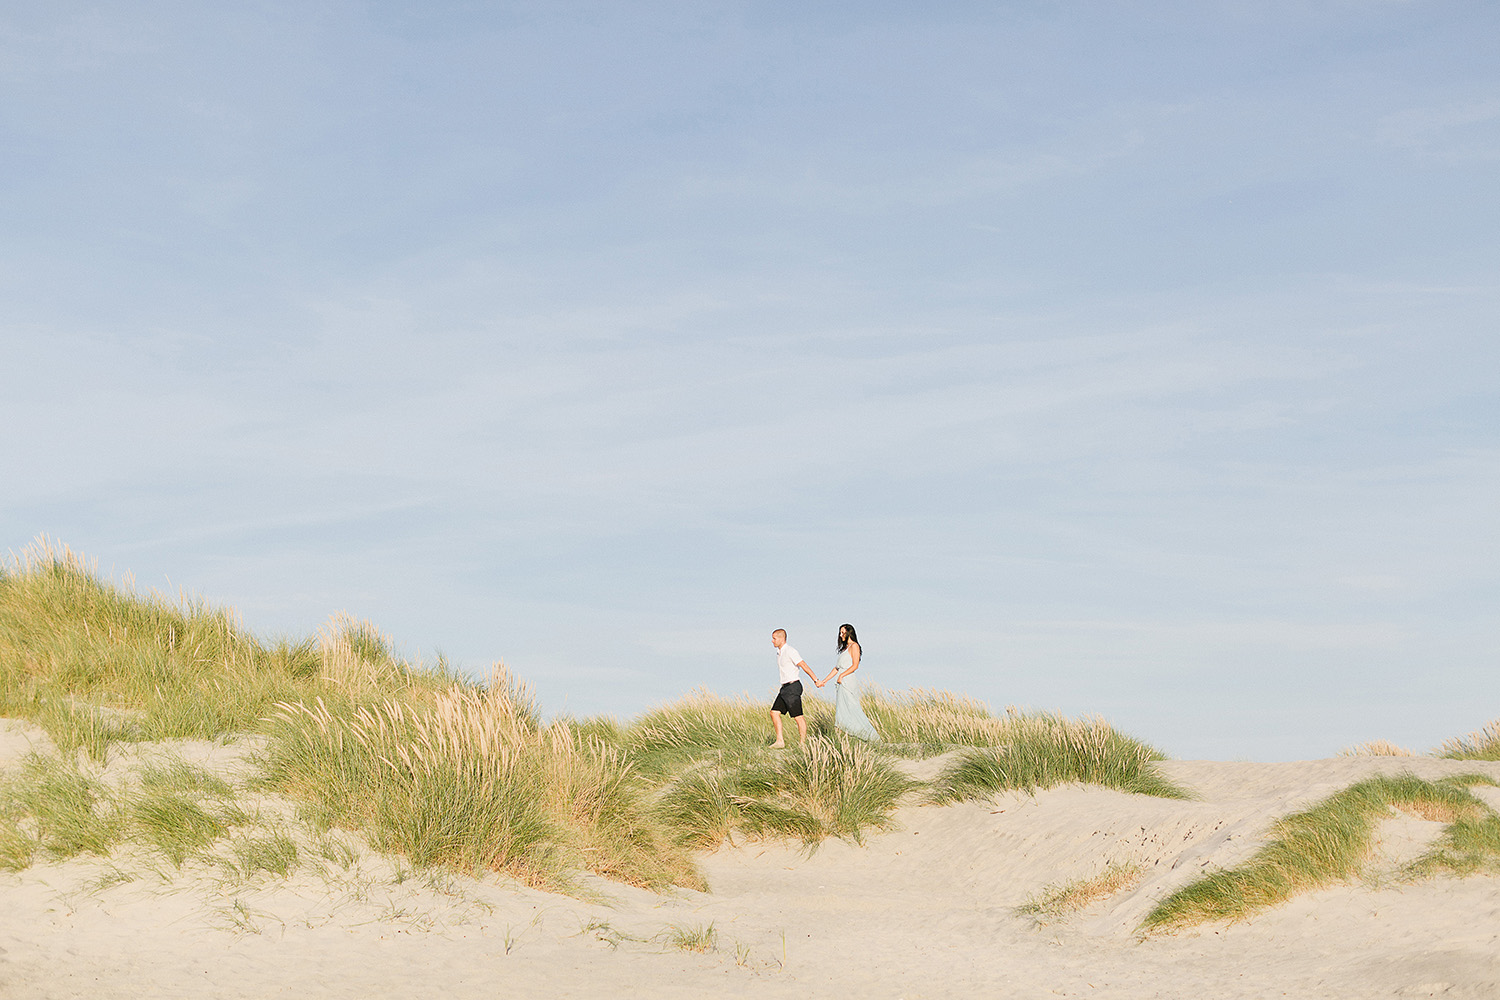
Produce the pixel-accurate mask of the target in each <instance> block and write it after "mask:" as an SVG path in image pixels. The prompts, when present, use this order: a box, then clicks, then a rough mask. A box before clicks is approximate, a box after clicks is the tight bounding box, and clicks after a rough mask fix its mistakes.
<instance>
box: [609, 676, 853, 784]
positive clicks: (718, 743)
mask: <svg viewBox="0 0 1500 1000" xmlns="http://www.w3.org/2000/svg"><path fill="white" fill-rule="evenodd" d="M802 707H803V711H804V712H805V713H806V718H807V724H808V732H809V733H810V734H816V733H824V734H826V733H828V732H829V731H831V730H832V727H833V706H832V705H830V704H829V703H828V702H827V701H824V700H823V699H821V698H818V697H816V696H814V695H812V694H808V693H804V694H803V696H802ZM783 721H784V725H786V726H787V727H788V729H789V730H790V733H789V738H790V739H792V740H795V739H796V738H797V729H796V723H795V722H794V721H792V720H790V719H786V720H783ZM612 738H613V739H614V740H616V741H617V742H618V745H620V746H622V747H623V748H624V749H625V751H626V753H627V754H628V755H629V758H630V761H631V764H632V765H633V766H634V767H635V769H636V770H637V772H639V773H640V774H642V775H645V776H648V777H652V778H656V779H662V778H667V777H670V776H671V775H673V774H677V773H681V772H682V771H683V770H685V769H686V768H687V767H689V766H690V765H692V764H695V763H698V762H701V761H703V760H708V759H712V758H717V757H720V756H722V755H724V754H741V753H746V752H748V751H751V750H756V749H760V748H763V747H767V746H769V745H770V743H771V738H772V728H771V718H770V703H769V701H767V702H764V703H762V702H759V701H754V700H752V699H750V698H749V697H747V696H744V695H741V696H740V697H738V698H733V699H730V698H720V697H719V696H718V695H715V694H713V693H711V692H709V691H707V690H703V689H700V690H698V691H695V692H693V693H692V694H690V695H688V696H686V697H684V698H679V699H678V700H676V701H674V702H671V703H669V704H666V705H662V706H661V707H659V708H654V709H652V710H651V711H649V712H647V713H646V714H645V715H643V716H641V717H640V718H639V719H637V720H636V721H635V722H634V723H632V724H631V725H630V726H629V727H627V728H625V729H623V730H617V735H614V736H613V737H612Z"/></svg>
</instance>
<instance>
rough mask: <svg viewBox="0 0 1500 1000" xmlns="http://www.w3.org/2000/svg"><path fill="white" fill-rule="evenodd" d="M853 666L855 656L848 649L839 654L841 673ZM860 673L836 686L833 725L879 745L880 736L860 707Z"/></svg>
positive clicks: (855, 673)
mask: <svg viewBox="0 0 1500 1000" xmlns="http://www.w3.org/2000/svg"><path fill="white" fill-rule="evenodd" d="M853 665H854V654H852V653H850V652H849V651H848V650H847V649H846V650H844V651H843V652H842V653H840V654H839V672H840V673H842V672H843V671H845V670H848V669H849V668H850V667H851V666H853ZM859 673H860V672H859V671H857V670H856V671H855V672H854V673H852V674H850V675H849V676H848V677H845V678H844V679H843V680H842V681H840V682H838V683H837V684H835V685H834V687H835V688H837V689H838V696H837V699H836V700H835V701H834V704H833V724H834V725H835V726H837V727H838V728H839V729H842V730H843V731H844V732H846V733H848V734H849V735H850V736H858V737H859V738H860V739H862V740H869V741H870V742H871V743H879V742H880V734H879V733H877V732H876V731H875V727H874V726H872V725H870V720H869V719H867V718H866V717H865V710H864V709H863V708H861V707H860V705H859V680H858V679H857V678H858V677H859Z"/></svg>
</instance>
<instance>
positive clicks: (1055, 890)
mask: <svg viewBox="0 0 1500 1000" xmlns="http://www.w3.org/2000/svg"><path fill="white" fill-rule="evenodd" d="M1142 874H1143V869H1142V868H1141V866H1140V865H1138V864H1133V863H1132V864H1114V863H1110V864H1106V865H1105V866H1104V869H1103V870H1102V871H1100V872H1099V873H1098V874H1097V875H1094V876H1093V877H1091V878H1080V879H1074V880H1072V881H1070V882H1064V883H1062V884H1060V885H1049V886H1047V887H1046V888H1045V889H1043V890H1042V891H1041V892H1039V893H1037V895H1036V896H1034V897H1033V898H1031V899H1030V900H1028V901H1027V902H1025V903H1024V904H1022V905H1021V906H1018V907H1017V908H1016V912H1017V913H1018V914H1020V915H1021V916H1023V917H1031V918H1032V919H1033V920H1035V921H1036V922H1037V923H1048V922H1050V921H1053V920H1058V919H1061V918H1062V917H1066V916H1067V915H1069V914H1070V913H1076V912H1077V911H1079V910H1081V909H1083V908H1084V907H1085V906H1088V905H1089V904H1090V903H1093V902H1096V901H1098V900H1101V899H1107V898H1108V897H1110V896H1113V895H1114V894H1115V893H1117V892H1119V891H1120V890H1122V889H1127V888H1129V887H1131V886H1133V885H1135V884H1136V883H1138V882H1139V881H1140V880H1141V876H1142Z"/></svg>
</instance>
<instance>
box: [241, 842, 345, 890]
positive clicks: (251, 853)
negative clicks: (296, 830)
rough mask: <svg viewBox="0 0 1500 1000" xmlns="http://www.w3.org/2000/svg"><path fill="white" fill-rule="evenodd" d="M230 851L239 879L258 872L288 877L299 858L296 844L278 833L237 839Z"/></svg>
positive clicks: (299, 854) (249, 876)
mask: <svg viewBox="0 0 1500 1000" xmlns="http://www.w3.org/2000/svg"><path fill="white" fill-rule="evenodd" d="M230 850H231V853H232V855H233V858H234V862H235V874H237V875H239V876H240V877H241V878H251V877H253V876H254V875H256V874H257V873H258V872H267V873H269V874H271V875H282V876H285V875H290V874H291V873H292V871H293V869H295V868H296V867H297V862H298V860H299V859H300V857H301V852H300V851H298V850H297V842H296V841H294V840H293V839H292V838H291V837H289V836H287V835H286V834H285V833H282V832H280V831H276V832H273V833H271V834H270V835H269V836H264V837H240V838H237V839H236V840H235V841H234V842H233V844H232V845H231V848H230ZM345 867H347V865H346V866H345Z"/></svg>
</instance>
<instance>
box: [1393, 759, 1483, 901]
mask: <svg viewBox="0 0 1500 1000" xmlns="http://www.w3.org/2000/svg"><path fill="white" fill-rule="evenodd" d="M1469 777H1477V776H1469ZM1486 781H1487V782H1488V783H1489V784H1494V782H1490V781H1488V779H1486ZM1474 783H1475V784H1477V783H1478V781H1475V782H1474ZM1402 874H1403V875H1405V876H1406V877H1407V878H1411V879H1419V878H1428V877H1431V876H1434V875H1453V876H1456V877H1459V878H1463V877H1466V876H1469V875H1500V816H1497V815H1495V813H1494V812H1486V813H1485V814H1484V815H1477V816H1476V815H1472V814H1470V815H1464V816H1460V817H1458V818H1457V819H1456V820H1454V821H1453V822H1452V823H1451V824H1449V826H1448V829H1446V830H1444V831H1443V833H1442V836H1440V837H1438V839H1437V842H1436V843H1434V844H1433V845H1432V847H1431V849H1430V850H1428V851H1427V853H1426V854H1424V855H1422V856H1421V857H1420V858H1417V859H1416V860H1415V861H1413V862H1411V863H1410V864H1409V865H1407V866H1406V868H1405V869H1404V870H1403V872H1402Z"/></svg>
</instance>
